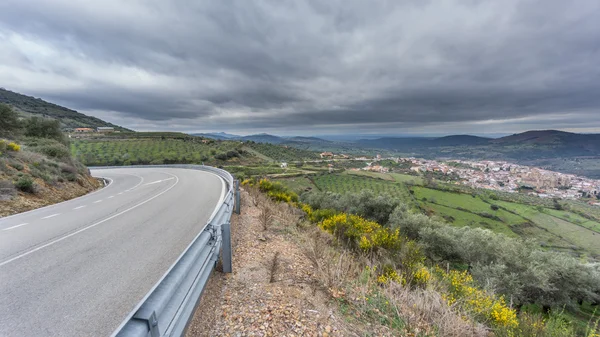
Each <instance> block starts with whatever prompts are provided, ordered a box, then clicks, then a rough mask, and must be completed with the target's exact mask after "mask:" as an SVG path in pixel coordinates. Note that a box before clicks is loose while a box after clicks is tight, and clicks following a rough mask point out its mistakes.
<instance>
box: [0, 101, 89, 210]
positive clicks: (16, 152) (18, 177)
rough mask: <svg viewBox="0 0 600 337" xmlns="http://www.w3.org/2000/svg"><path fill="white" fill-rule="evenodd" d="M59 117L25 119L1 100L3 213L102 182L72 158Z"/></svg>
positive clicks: (64, 196) (47, 202) (70, 195)
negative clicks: (61, 129) (53, 119)
mask: <svg viewBox="0 0 600 337" xmlns="http://www.w3.org/2000/svg"><path fill="white" fill-rule="evenodd" d="M66 143H67V141H66V139H65V137H64V135H63V134H62V133H61V132H60V128H59V124H58V122H57V121H52V120H46V119H28V120H27V119H26V120H22V121H20V122H19V121H18V117H17V113H16V112H15V111H13V110H12V109H11V108H10V107H9V106H7V105H4V104H0V201H2V202H0V217H2V216H6V215H10V214H15V213H20V212H24V211H28V210H31V209H34V208H39V207H42V206H46V205H50V204H54V203H57V202H61V201H64V200H68V199H71V198H75V197H78V196H80V195H83V194H86V193H88V192H90V191H92V190H94V189H96V188H98V187H99V186H100V184H99V182H98V181H97V180H96V179H94V178H92V177H91V176H90V174H89V171H88V169H87V168H86V167H85V166H83V165H82V164H81V163H80V162H78V161H77V160H75V159H73V158H72V157H71V155H70V153H69V149H68V147H67V146H66V145H65V144H66Z"/></svg>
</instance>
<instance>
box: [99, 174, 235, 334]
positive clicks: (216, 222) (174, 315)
mask: <svg viewBox="0 0 600 337" xmlns="http://www.w3.org/2000/svg"><path fill="white" fill-rule="evenodd" d="M161 167H162V168H183V169H192V170H200V171H206V172H210V173H213V174H215V175H217V176H219V177H220V178H221V179H223V180H224V181H225V184H226V186H227V192H226V194H225V197H224V198H223V200H222V202H221V204H220V205H218V206H217V211H216V212H215V213H214V216H213V217H212V218H211V219H209V220H208V223H207V224H206V225H205V226H204V228H203V229H202V231H201V232H200V233H199V234H198V235H197V236H196V238H195V239H194V240H193V241H192V243H191V244H190V245H189V246H188V247H187V248H186V250H185V251H184V252H183V253H182V254H181V255H180V256H179V258H178V259H177V261H175V263H174V264H173V265H172V266H171V267H170V268H169V270H168V271H167V272H166V273H165V274H164V275H163V277H162V278H161V280H160V281H159V282H158V283H157V284H156V285H155V286H154V287H153V288H152V290H150V292H149V293H148V294H147V295H146V296H145V297H144V299H143V300H142V301H141V302H140V303H139V304H138V305H137V306H136V308H135V309H134V310H133V311H132V312H131V313H130V314H129V315H128V316H127V318H126V319H125V320H124V321H123V323H122V324H121V326H120V327H119V328H118V329H117V330H116V331H115V332H114V333H113V337H138V336H139V337H159V336H183V335H184V334H185V331H186V329H187V326H188V324H189V322H190V320H191V318H192V317H193V315H194V311H195V309H196V306H197V305H198V303H199V301H200V296H201V294H202V291H203V290H204V287H205V286H206V283H207V281H208V278H209V276H210V274H211V273H212V271H213V269H214V267H215V266H216V263H217V261H218V259H219V257H221V262H222V265H223V272H225V273H230V272H231V268H232V266H231V234H230V219H231V214H232V213H233V211H235V212H236V213H238V214H239V209H240V208H239V200H240V199H239V196H240V193H239V181H235V180H234V179H233V177H232V176H231V174H230V173H229V172H227V171H225V170H221V169H218V168H214V167H210V166H204V165H136V166H118V167H106V166H103V167H90V169H109V168H161ZM234 207H235V209H234Z"/></svg>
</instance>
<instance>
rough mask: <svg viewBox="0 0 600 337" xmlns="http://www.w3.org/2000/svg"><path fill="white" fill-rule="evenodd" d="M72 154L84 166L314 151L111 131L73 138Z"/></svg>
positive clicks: (241, 160) (226, 160)
mask: <svg viewBox="0 0 600 337" xmlns="http://www.w3.org/2000/svg"><path fill="white" fill-rule="evenodd" d="M71 152H72V154H73V155H74V156H75V157H76V158H78V159H79V160H80V161H82V162H83V163H84V164H86V165H90V166H100V165H143V164H171V163H181V164H183V163H193V164H201V163H206V164H211V165H223V164H227V165H248V164H262V163H265V164H268V163H272V162H274V161H276V160H284V161H285V160H303V159H304V158H306V159H312V158H314V156H316V154H315V153H313V152H310V151H304V150H297V149H285V148H283V147H282V146H278V145H271V144H252V143H241V142H239V141H215V140H205V139H202V138H200V137H193V136H188V135H186V134H182V133H168V132H162V133H152V132H140V133H114V134H108V135H103V136H101V137H97V136H93V137H85V136H81V138H75V139H72V141H71ZM271 156H274V157H271Z"/></svg>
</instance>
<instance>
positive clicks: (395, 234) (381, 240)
mask: <svg viewBox="0 0 600 337" xmlns="http://www.w3.org/2000/svg"><path fill="white" fill-rule="evenodd" d="M320 227H321V228H322V229H323V230H325V231H328V232H329V233H331V234H333V235H335V236H337V237H338V238H339V239H342V240H347V241H348V243H349V244H350V245H351V246H353V247H358V248H359V249H360V250H363V251H372V250H377V249H379V248H385V249H388V250H394V249H398V248H399V247H400V245H401V243H402V240H401V238H400V231H399V230H394V231H392V230H389V229H387V228H385V227H382V226H381V225H380V224H378V223H377V222H375V221H371V220H367V219H364V218H362V217H360V216H358V215H354V214H346V213H338V214H334V215H332V216H330V217H328V218H325V219H324V220H323V221H322V222H321V223H320Z"/></svg>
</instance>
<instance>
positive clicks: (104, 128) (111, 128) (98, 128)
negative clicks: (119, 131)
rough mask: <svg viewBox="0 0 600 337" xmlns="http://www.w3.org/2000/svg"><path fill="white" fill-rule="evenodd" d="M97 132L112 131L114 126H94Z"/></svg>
mask: <svg viewBox="0 0 600 337" xmlns="http://www.w3.org/2000/svg"><path fill="white" fill-rule="evenodd" d="M96 131H97V132H105V133H107V132H114V131H115V128H113V127H112V126H99V127H97V128H96Z"/></svg>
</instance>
